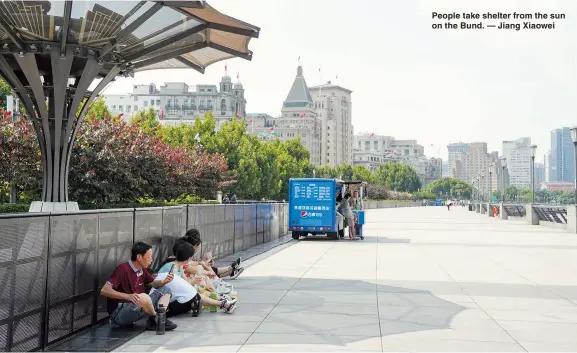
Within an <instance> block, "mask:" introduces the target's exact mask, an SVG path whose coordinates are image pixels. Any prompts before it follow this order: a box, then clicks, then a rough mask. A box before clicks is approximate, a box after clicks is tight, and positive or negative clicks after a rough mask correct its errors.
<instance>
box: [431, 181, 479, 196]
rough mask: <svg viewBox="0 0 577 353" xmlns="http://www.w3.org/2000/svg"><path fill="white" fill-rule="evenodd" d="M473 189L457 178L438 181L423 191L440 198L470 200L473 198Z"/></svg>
mask: <svg viewBox="0 0 577 353" xmlns="http://www.w3.org/2000/svg"><path fill="white" fill-rule="evenodd" d="M472 190H473V188H472V187H471V185H470V184H468V183H467V182H466V181H464V180H461V179H455V178H442V179H437V180H435V181H433V182H432V183H430V184H429V185H427V186H426V187H425V188H424V190H423V191H426V192H429V193H432V194H434V195H437V196H439V197H453V198H461V199H468V198H470V197H471V193H472Z"/></svg>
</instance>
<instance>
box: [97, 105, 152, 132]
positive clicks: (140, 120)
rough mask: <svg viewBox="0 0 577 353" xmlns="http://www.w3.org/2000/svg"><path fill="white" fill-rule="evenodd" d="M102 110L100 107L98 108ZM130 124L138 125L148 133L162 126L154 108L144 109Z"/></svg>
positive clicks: (137, 113) (135, 115)
mask: <svg viewBox="0 0 577 353" xmlns="http://www.w3.org/2000/svg"><path fill="white" fill-rule="evenodd" d="M98 109H100V107H99V108H98ZM130 124H133V125H136V126H138V127H139V128H141V129H144V131H146V132H150V131H152V130H155V129H157V128H158V127H159V126H160V122H159V121H158V113H156V110H154V108H148V109H142V110H139V111H138V112H136V114H134V116H133V117H132V118H131V119H130Z"/></svg>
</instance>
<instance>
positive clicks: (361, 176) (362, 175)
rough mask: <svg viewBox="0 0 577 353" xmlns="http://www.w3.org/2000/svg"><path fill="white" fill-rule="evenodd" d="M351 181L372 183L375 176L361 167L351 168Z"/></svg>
mask: <svg viewBox="0 0 577 353" xmlns="http://www.w3.org/2000/svg"><path fill="white" fill-rule="evenodd" d="M351 180H352V181H364V182H366V183H373V182H374V181H375V176H374V175H373V173H371V171H370V170H368V169H367V168H366V167H364V166H362V165H357V166H355V167H353V175H352V177H351Z"/></svg>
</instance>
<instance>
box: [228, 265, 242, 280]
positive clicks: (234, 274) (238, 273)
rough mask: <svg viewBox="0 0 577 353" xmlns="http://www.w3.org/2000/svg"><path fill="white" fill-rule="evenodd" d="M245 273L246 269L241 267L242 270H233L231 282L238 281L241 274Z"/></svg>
mask: <svg viewBox="0 0 577 353" xmlns="http://www.w3.org/2000/svg"><path fill="white" fill-rule="evenodd" d="M243 272H244V267H240V268H238V269H236V270H232V273H231V274H230V279H231V280H233V279H237V278H238V276H240V274H241V273H243Z"/></svg>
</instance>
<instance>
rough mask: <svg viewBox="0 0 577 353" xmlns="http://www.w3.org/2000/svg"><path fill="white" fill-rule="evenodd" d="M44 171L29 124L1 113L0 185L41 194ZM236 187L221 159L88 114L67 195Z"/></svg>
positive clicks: (158, 196)
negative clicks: (14, 184) (14, 185)
mask: <svg viewBox="0 0 577 353" xmlns="http://www.w3.org/2000/svg"><path fill="white" fill-rule="evenodd" d="M41 169H42V164H41V157H40V150H39V146H38V142H37V139H36V133H35V131H34V128H33V127H32V125H31V123H30V122H29V121H28V120H26V119H19V120H18V121H16V122H12V119H11V117H10V116H9V115H5V114H4V112H0V180H3V181H5V182H7V183H11V182H16V185H17V189H18V190H19V191H23V190H26V191H30V190H39V188H41V182H42V175H41ZM232 182H233V181H232V180H231V178H230V177H229V176H228V171H227V164H226V158H225V157H224V156H223V155H220V154H208V153H205V152H203V151H201V150H200V149H199V148H197V149H194V150H191V149H187V148H185V147H178V146H177V147H174V146H170V145H169V144H167V143H164V142H163V141H162V139H161V137H159V136H157V134H155V133H154V132H153V131H152V132H151V131H145V130H144V129H140V128H139V127H138V126H137V125H136V124H135V125H129V124H126V123H125V122H123V121H121V120H120V117H110V116H108V115H106V114H105V115H104V116H96V115H90V116H88V117H86V118H85V119H84V120H83V121H82V122H81V125H80V127H79V130H78V134H77V137H76V142H75V144H74V147H73V150H72V154H71V160H70V172H69V196H70V199H71V200H74V201H78V202H80V203H114V202H134V201H136V200H138V199H139V198H142V197H148V198H152V199H155V200H172V199H176V198H178V197H181V195H189V194H194V195H199V196H204V197H209V196H214V193H215V191H216V190H217V189H221V188H223V187H226V186H228V185H230V184H231V183H232ZM4 187H5V186H4ZM0 188H2V185H0Z"/></svg>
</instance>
